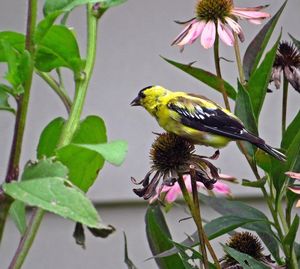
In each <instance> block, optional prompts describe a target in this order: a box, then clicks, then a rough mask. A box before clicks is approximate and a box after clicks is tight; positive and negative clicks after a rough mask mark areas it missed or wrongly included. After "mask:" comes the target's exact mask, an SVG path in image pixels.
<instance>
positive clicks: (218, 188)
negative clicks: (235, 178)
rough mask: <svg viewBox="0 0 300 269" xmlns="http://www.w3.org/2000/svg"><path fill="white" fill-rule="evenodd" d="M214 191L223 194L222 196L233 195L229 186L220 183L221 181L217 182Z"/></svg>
mask: <svg viewBox="0 0 300 269" xmlns="http://www.w3.org/2000/svg"><path fill="white" fill-rule="evenodd" d="M213 191H216V192H218V193H222V194H226V195H229V194H230V193H231V191H230V188H229V186H228V185H227V184H225V183H222V182H220V181H217V182H216V183H215V184H214V189H213Z"/></svg>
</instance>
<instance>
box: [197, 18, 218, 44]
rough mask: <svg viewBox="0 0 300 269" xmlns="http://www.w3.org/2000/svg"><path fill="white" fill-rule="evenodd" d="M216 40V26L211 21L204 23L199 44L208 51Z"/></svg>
mask: <svg viewBox="0 0 300 269" xmlns="http://www.w3.org/2000/svg"><path fill="white" fill-rule="evenodd" d="M215 39H216V25H215V23H214V22H213V21H209V22H207V23H206V25H205V27H204V29H203V32H202V35H201V44H202V46H203V47H204V48H205V49H209V48H211V47H212V46H213V44H214V42H215Z"/></svg>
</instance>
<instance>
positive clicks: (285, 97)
mask: <svg viewBox="0 0 300 269" xmlns="http://www.w3.org/2000/svg"><path fill="white" fill-rule="evenodd" d="M288 90H289V82H288V80H287V78H286V77H285V76H283V97H282V121H281V133H282V137H283V135H284V133H285V129H286V114H287V105H288V104H287V103H288Z"/></svg>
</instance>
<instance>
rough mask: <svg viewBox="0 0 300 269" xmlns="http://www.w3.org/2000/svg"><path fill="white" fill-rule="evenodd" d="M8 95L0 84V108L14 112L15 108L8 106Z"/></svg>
mask: <svg viewBox="0 0 300 269" xmlns="http://www.w3.org/2000/svg"><path fill="white" fill-rule="evenodd" d="M8 99H9V95H8V94H7V93H6V91H5V89H4V88H3V86H2V85H1V84H0V110H6V111H9V112H12V113H13V114H15V110H14V109H13V108H12V107H11V106H10V104H9V102H8Z"/></svg>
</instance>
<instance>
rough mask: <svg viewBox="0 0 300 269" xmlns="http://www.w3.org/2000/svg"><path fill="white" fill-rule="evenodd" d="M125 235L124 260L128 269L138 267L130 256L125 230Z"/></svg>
mask: <svg viewBox="0 0 300 269" xmlns="http://www.w3.org/2000/svg"><path fill="white" fill-rule="evenodd" d="M123 236H124V250H125V251H124V253H125V254H124V262H125V264H126V265H127V268H128V269H137V267H136V266H135V265H134V263H133V262H132V261H131V259H130V258H129V256H128V248H127V237H126V234H125V232H123Z"/></svg>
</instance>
